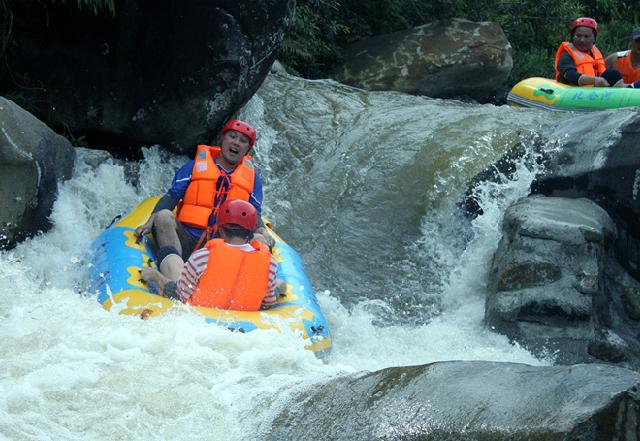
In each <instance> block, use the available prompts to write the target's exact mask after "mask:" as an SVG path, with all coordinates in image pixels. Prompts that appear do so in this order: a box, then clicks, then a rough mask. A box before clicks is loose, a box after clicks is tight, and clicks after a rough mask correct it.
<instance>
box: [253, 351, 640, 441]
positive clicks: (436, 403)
mask: <svg viewBox="0 0 640 441" xmlns="http://www.w3.org/2000/svg"><path fill="white" fill-rule="evenodd" d="M639 386H640V374H638V373H637V372H634V371H631V370H628V369H624V368H619V367H616V366H609V365H604V364H589V365H585V364H582V365H574V366H538V367H534V366H528V365H524V364H517V363H498V362H488V361H450V362H439V363H433V364H427V365H423V366H409V367H392V368H388V369H383V370H381V371H377V372H372V373H366V374H354V375H352V376H347V377H343V378H338V379H334V380H332V381H330V382H328V383H322V384H319V385H316V386H314V387H311V388H305V391H304V392H301V393H298V394H296V395H295V396H294V397H292V399H291V400H290V403H288V404H287V407H286V408H285V409H284V410H283V411H281V412H280V414H279V415H278V416H277V417H276V418H275V420H274V421H273V423H272V428H271V430H270V432H269V433H268V434H267V435H265V436H264V437H263V439H267V440H283V439H296V440H301V439H313V440H318V441H322V440H331V441H339V440H345V441H346V440H348V441H360V440H367V441H371V440H387V441H392V440H403V441H443V440H447V441H454V440H456V441H457V440H460V441H462V440H486V441H502V440H504V441H514V440H518V441H541V440H545V441H556V440H557V441H567V440H585V441H586V440H628V441H631V440H634V441H636V440H638V435H637V434H638V433H639V431H640V412H639V408H640V401H639V400H640V396H639V394H638V387H639Z"/></svg>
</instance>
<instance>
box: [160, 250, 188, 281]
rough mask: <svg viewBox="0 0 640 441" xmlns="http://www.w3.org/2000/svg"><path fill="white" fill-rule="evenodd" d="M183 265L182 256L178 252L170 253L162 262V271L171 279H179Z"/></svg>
mask: <svg viewBox="0 0 640 441" xmlns="http://www.w3.org/2000/svg"><path fill="white" fill-rule="evenodd" d="M183 267H184V262H183V261H182V257H180V256H178V255H176V254H169V255H168V256H167V257H165V258H164V260H163V261H162V262H160V272H161V273H162V274H163V275H164V276H165V277H166V278H167V279H169V280H178V277H180V273H181V272H182V268H183Z"/></svg>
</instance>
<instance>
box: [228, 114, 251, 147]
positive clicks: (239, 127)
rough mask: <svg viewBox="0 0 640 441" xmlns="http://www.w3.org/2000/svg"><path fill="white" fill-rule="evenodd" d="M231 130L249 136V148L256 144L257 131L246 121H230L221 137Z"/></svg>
mask: <svg viewBox="0 0 640 441" xmlns="http://www.w3.org/2000/svg"><path fill="white" fill-rule="evenodd" d="M229 130H235V131H236V132H239V133H242V134H243V135H247V136H248V137H249V147H253V145H254V144H255V143H256V131H255V129H254V128H253V127H251V126H250V125H249V124H247V123H246V122H244V121H240V120H239V119H230V120H229V121H227V123H226V124H225V125H224V127H223V128H222V132H220V136H222V135H224V134H225V133H227V132H228V131H229Z"/></svg>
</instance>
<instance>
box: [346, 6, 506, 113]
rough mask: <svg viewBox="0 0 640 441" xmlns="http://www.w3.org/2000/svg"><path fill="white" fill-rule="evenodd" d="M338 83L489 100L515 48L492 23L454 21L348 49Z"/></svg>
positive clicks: (394, 34) (388, 35)
mask: <svg viewBox="0 0 640 441" xmlns="http://www.w3.org/2000/svg"><path fill="white" fill-rule="evenodd" d="M345 60H346V61H345V63H344V64H343V65H342V66H340V67H339V68H338V69H337V70H336V73H335V75H334V76H335V78H336V79H337V80H338V81H341V82H343V83H345V84H350V85H353V86H356V87H360V88H362V89H367V90H394V91H398V92H405V93H410V94H415V95H426V96H431V97H437V98H450V97H461V96H468V97H471V98H474V99H477V100H482V101H486V100H490V99H492V98H493V97H494V96H495V95H496V94H497V93H498V92H499V91H500V89H501V88H502V86H503V85H504V83H505V82H506V80H507V78H508V76H509V74H510V73H511V69H512V68H513V60H512V58H511V45H510V44H509V42H508V41H507V38H506V37H505V35H504V32H503V31H502V28H500V25H498V24H497V23H493V22H471V21H468V20H464V19H459V18H455V19H452V20H447V21H437V22H433V23H428V24H425V25H422V26H418V27H416V28H413V29H409V30H406V31H399V32H394V33H392V34H387V35H378V36H375V37H372V38H369V39H366V40H362V41H359V42H356V43H353V44H352V45H350V46H347V47H346V49H345Z"/></svg>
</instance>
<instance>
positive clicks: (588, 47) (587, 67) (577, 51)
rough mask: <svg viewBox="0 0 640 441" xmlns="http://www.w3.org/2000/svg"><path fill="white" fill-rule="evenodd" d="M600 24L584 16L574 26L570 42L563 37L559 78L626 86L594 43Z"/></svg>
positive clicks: (582, 83) (577, 83)
mask: <svg viewBox="0 0 640 441" xmlns="http://www.w3.org/2000/svg"><path fill="white" fill-rule="evenodd" d="M597 36H598V24H597V23H596V21H595V20H594V19H593V18H588V17H581V18H578V19H576V20H574V22H573V25H572V26H571V42H568V41H564V42H562V43H561V44H560V47H559V48H558V51H557V52H556V60H555V69H556V81H559V82H561V83H564V84H570V85H573V86H595V87H609V86H613V87H624V86H625V84H624V81H623V80H622V75H620V72H619V71H618V70H617V69H607V68H606V66H605V63H604V57H603V56H602V53H601V52H600V50H599V49H598V48H597V47H596V46H595V41H596V37H597Z"/></svg>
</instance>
